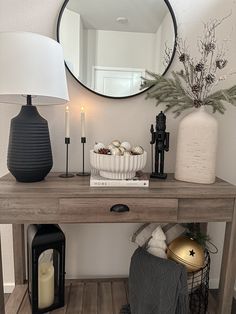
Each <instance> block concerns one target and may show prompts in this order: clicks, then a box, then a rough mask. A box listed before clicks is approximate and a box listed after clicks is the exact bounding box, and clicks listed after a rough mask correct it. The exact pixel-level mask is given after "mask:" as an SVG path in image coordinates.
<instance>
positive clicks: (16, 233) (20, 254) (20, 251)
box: [12, 225, 26, 285]
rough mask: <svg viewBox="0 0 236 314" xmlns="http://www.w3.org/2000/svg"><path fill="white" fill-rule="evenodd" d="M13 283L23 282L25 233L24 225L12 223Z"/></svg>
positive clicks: (19, 283) (20, 283)
mask: <svg viewBox="0 0 236 314" xmlns="http://www.w3.org/2000/svg"><path fill="white" fill-rule="evenodd" d="M12 233H13V254H14V271H15V284H16V285H23V284H24V283H25V279H26V275H25V235H24V225H12Z"/></svg>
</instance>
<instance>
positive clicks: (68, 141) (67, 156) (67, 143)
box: [59, 137, 75, 178]
mask: <svg viewBox="0 0 236 314" xmlns="http://www.w3.org/2000/svg"><path fill="white" fill-rule="evenodd" d="M65 144H66V172H65V173H63V174H61V175H59V177H60V178H73V177H74V176H75V175H74V174H73V173H69V172H68V168H69V144H70V138H69V137H65Z"/></svg>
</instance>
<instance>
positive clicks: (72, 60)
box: [60, 9, 83, 77]
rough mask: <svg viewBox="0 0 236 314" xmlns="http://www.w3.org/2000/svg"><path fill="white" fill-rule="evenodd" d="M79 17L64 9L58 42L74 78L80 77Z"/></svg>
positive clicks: (80, 23)
mask: <svg viewBox="0 0 236 314" xmlns="http://www.w3.org/2000/svg"><path fill="white" fill-rule="evenodd" d="M81 25H83V24H82V22H81V18H80V15H79V14H78V13H76V12H73V11H71V10H68V9H65V11H64V13H63V16H62V19H61V30H62V31H61V32H60V41H61V43H62V45H63V52H64V56H65V60H66V63H67V66H68V67H69V69H70V70H71V71H72V72H73V73H74V74H75V76H76V77H79V76H80V68H81V67H82V66H81V62H80V61H81V58H80V54H79V49H80V41H81V40H82V39H81V36H80V34H81Z"/></svg>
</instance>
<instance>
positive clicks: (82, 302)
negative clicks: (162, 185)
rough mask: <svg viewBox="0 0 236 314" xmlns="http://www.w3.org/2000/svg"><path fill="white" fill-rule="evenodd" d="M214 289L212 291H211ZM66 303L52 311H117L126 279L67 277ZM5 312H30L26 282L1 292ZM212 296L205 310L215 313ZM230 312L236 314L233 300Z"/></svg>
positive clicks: (110, 313) (125, 293)
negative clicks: (77, 278)
mask: <svg viewBox="0 0 236 314" xmlns="http://www.w3.org/2000/svg"><path fill="white" fill-rule="evenodd" d="M216 293H217V292H215V291H213V295H215V294H216ZM65 296H66V305H65V307H64V308H61V309H58V310H54V311H52V312H50V313H53V314H120V309H121V307H122V306H123V305H124V304H127V303H128V301H127V300H128V281H127V279H112V280H111V279H102V280H71V281H67V283H66V295H65ZM5 301H6V314H31V308H30V304H29V299H28V294H27V286H26V285H24V286H16V288H15V289H14V291H13V293H12V294H11V295H5ZM215 313H216V307H215V304H214V301H213V298H212V296H210V298H209V311H208V314H215ZM232 314H236V301H235V300H234V303H233V309H232Z"/></svg>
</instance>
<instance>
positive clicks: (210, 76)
mask: <svg viewBox="0 0 236 314" xmlns="http://www.w3.org/2000/svg"><path fill="white" fill-rule="evenodd" d="M205 80H206V82H207V84H209V85H210V84H213V83H214V82H215V75H214V74H211V73H209V74H208V75H207V76H206V77H205Z"/></svg>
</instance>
